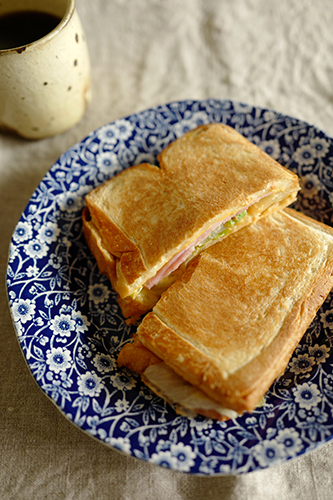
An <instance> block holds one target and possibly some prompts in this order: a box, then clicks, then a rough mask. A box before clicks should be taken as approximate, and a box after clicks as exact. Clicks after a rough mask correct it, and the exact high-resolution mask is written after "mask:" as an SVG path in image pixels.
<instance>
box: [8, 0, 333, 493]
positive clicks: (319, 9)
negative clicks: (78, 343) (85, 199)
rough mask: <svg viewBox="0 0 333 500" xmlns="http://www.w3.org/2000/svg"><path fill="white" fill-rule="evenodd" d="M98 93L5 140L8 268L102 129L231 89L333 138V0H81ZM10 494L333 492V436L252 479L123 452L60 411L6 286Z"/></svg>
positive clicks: (229, 93)
mask: <svg viewBox="0 0 333 500" xmlns="http://www.w3.org/2000/svg"><path fill="white" fill-rule="evenodd" d="M77 9H78V12H79V14H80V17H81V20H82V23H83V25H84V28H85V32H86V36H87V40H88V44H89V48H90V55H91V62H92V77H93V100H92V103H91V105H90V107H89V109H88V111H87V113H86V115H85V117H84V118H83V120H82V121H81V122H80V124H79V125H77V126H76V127H74V128H73V129H71V130H69V131H68V132H66V133H65V134H63V135H61V136H57V137H53V138H50V139H46V140H42V141H37V142H29V141H24V140H20V139H17V138H14V137H10V136H4V135H0V214H1V215H0V234H1V238H0V252H1V253H0V266H1V276H2V278H1V280H2V283H4V279H5V272H6V261H7V251H8V245H9V240H10V237H11V234H12V232H13V230H14V227H15V225H16V222H17V220H18V218H19V217H20V214H21V212H22V211H23V209H24V207H25V205H26V203H27V202H28V201H29V199H30V196H31V194H32V192H33V191H34V189H35V187H36V186H37V185H38V184H39V182H40V180H41V178H42V177H43V176H44V174H45V173H46V172H47V170H48V169H49V168H50V166H51V165H52V164H53V163H54V162H55V161H56V160H57V158H58V157H59V156H60V154H61V153H62V152H64V151H65V150H67V149H68V148H69V147H70V146H72V145H73V144H75V143H76V142H77V141H79V140H81V139H82V138H83V137H84V136H85V135H86V134H87V133H89V132H90V131H91V130H93V129H95V128H97V127H99V126H100V125H103V124H104V123H107V122H110V121H113V120H115V119H117V118H120V117H123V116H125V115H127V114H131V113H133V112H135V111H139V110H143V109H145V108H147V107H151V106H154V105H157V104H162V103H166V102H169V101H172V100H179V99H186V98H198V99H202V98H207V97H215V98H232V99H235V100H238V101H243V102H247V103H250V104H255V105H259V106H263V107H269V108H273V109H275V110H278V111H281V112H283V113H286V114H290V115H293V116H295V117H297V118H300V119H305V120H306V121H308V122H310V123H312V124H315V125H317V126H318V127H320V128H322V129H323V130H324V131H325V132H326V133H328V134H329V135H333V28H332V26H333V22H332V21H333V4H332V1H331V0H316V1H315V2H313V1H311V0H302V1H300V2H291V1H290V0H279V1H277V0H77ZM0 314H1V327H0V328H1V330H0V331H1V334H0V353H1V363H0V498H1V499H3V500H16V499H18V500H25V499H29V500H40V499H47V500H59V499H66V500H71V499H75V500H76V499H80V500H86V499H97V500H99V499H117V500H118V499H126V500H132V499H134V500H143V499H145V500H150V499H156V498H158V499H159V500H167V499H173V500H180V499H186V500H187V499H189V500H197V499H204V500H210V499H214V500H215V499H227V500H229V499H230V500H236V499H237V500H238V499H242V500H252V499H253V500H254V499H255V500H261V499H265V500H270V499H272V500H273V499H274V500H275V499H278V500H283V499H288V500H294V499H302V500H316V499H321V500H323V499H330V498H332V489H333V485H332V480H333V442H332V443H328V444H327V445H325V446H323V447H322V448H320V449H317V450H315V451H313V452H311V453H310V454H308V455H306V456H303V457H299V458H297V459H295V460H293V461H290V462H287V463H286V464H284V465H282V466H278V467H275V468H271V469H268V470H264V471H259V472H255V473H251V474H248V475H245V476H241V477H215V478H206V477H191V476H188V475H185V474H182V473H175V472H173V471H169V470H165V469H161V468H157V467H154V466H151V465H149V464H146V463H144V462H139V461H138V460H136V459H134V458H131V457H127V456H123V455H121V454H119V453H118V452H116V451H113V450H112V449H109V448H107V447H105V446H104V445H103V444H101V443H99V442H97V441H94V440H93V439H92V438H91V437H89V436H86V435H85V434H83V433H82V432H81V431H80V430H78V429H76V428H75V427H74V426H72V424H70V423H69V422H67V421H66V419H65V418H64V417H63V416H62V415H61V414H60V412H59V411H58V410H57V409H56V408H55V407H54V406H53V404H52V403H51V402H50V401H49V400H48V399H47V397H46V396H45V395H44V394H43V393H42V392H41V390H40V389H39V388H38V387H37V385H36V383H35V382H34V380H33V378H32V377H31V375H30V373H29V371H28V369H27V367H26V364H25V361H24V359H23V356H22V354H21V352H20V349H19V347H18V344H17V341H16V338H15V334H14V329H13V327H12V323H11V319H10V315H9V311H8V306H7V298H6V292H5V287H4V286H3V287H2V288H1V295H0Z"/></svg>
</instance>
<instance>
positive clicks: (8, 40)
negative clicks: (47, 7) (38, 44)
mask: <svg viewBox="0 0 333 500" xmlns="http://www.w3.org/2000/svg"><path fill="white" fill-rule="evenodd" d="M59 23H60V19H59V18H58V17H56V16H54V15H52V14H48V13H46V12H38V11H20V12H13V13H10V14H5V15H3V16H0V50H4V49H12V48H15V47H22V46H23V45H28V44H29V43H32V42H35V41H36V40H39V39H40V38H42V37H43V36H45V35H47V34H48V33H50V31H52V30H53V29H54V28H55V27H56V26H57V25H58V24H59Z"/></svg>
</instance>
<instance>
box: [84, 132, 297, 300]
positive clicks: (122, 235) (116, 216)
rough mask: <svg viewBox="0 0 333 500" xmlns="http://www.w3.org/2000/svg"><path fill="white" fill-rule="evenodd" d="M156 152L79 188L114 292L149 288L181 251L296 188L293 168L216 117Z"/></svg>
mask: <svg viewBox="0 0 333 500" xmlns="http://www.w3.org/2000/svg"><path fill="white" fill-rule="evenodd" d="M158 159H159V163H160V168H159V167H157V166H153V165H149V164H142V165H138V166H134V167H130V168H128V169H127V170H125V171H123V172H121V173H120V174H118V175H116V176H115V177H113V178H111V179H110V180H109V181H107V182H106V183H104V184H103V185H101V186H99V187H97V188H96V189H94V190H93V191H91V192H90V193H89V194H88V195H87V196H86V208H85V210H84V212H83V224H84V229H85V233H89V236H88V237H87V240H88V243H90V245H91V249H92V251H93V253H94V255H95V257H96V259H97V262H98V264H99V266H100V267H101V268H104V270H105V272H107V271H108V269H111V272H110V273H109V274H108V276H109V278H110V280H111V283H112V286H113V288H114V290H115V291H116V292H117V293H118V294H119V297H120V299H124V298H126V297H129V296H131V295H132V294H134V296H135V297H137V295H138V293H140V291H141V288H142V287H145V288H146V289H152V288H153V287H154V286H155V284H156V283H158V284H160V282H161V281H160V280H161V279H163V277H164V276H165V277H168V274H169V272H170V269H171V271H172V269H177V266H178V265H179V263H180V261H181V259H183V260H184V258H185V261H186V262H188V260H189V259H191V258H193V255H194V254H195V253H198V252H199V251H201V250H202V249H203V248H205V247H207V246H209V245H211V244H212V243H215V241H216V240H217V239H218V238H220V237H223V236H225V235H226V234H227V233H230V232H233V231H235V230H237V229H239V228H240V227H244V226H245V225H247V224H249V223H251V222H254V221H255V220H257V219H258V218H259V217H261V216H263V215H267V214H268V213H270V212H272V211H274V210H278V209H281V208H283V207H285V206H287V205H288V204H290V203H292V202H293V201H294V200H295V198H296V195H297V191H298V189H299V180H298V177H297V176H296V175H295V174H293V173H291V172H290V171H288V170H287V169H285V168H284V167H282V166H281V165H279V164H278V163H277V162H276V161H275V160H273V159H272V158H270V157H269V156H268V155H266V154H265V153H264V152H262V151H261V150H260V149H259V148H258V147H257V146H255V145H253V144H252V143H250V142H249V141H248V140H247V139H246V138H245V137H243V136H242V135H240V134H239V133H237V132H236V131H235V130H234V129H232V128H230V127H228V126H225V125H222V124H210V125H203V126H201V127H198V128H197V129H195V130H192V131H190V132H188V133H187V134H185V135H184V136H182V137H180V138H179V139H177V140H176V141H174V142H173V143H172V144H170V145H169V146H168V147H167V148H166V149H165V150H164V151H162V153H161V154H160V155H159V157H158ZM245 214H246V216H245V217H243V216H244V215H245ZM231 226H232V227H231ZM212 231H213V233H212V234H211V232H212ZM184 252H185V253H184ZM107 254H108V255H107ZM184 256H185V257H184ZM105 259H107V260H109V261H112V262H113V263H112V265H111V268H110V265H109V264H110V262H109V263H108V264H107V265H106V264H105V262H103V261H104V260H105ZM173 261H174V262H173ZM170 262H172V266H171V267H170Z"/></svg>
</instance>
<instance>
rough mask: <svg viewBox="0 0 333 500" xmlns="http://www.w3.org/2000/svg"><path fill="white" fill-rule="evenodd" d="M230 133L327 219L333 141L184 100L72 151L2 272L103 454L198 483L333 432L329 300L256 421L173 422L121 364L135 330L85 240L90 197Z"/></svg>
mask: <svg viewBox="0 0 333 500" xmlns="http://www.w3.org/2000/svg"><path fill="white" fill-rule="evenodd" d="M209 122H223V123H226V124H228V125H231V126H232V127H234V128H236V129H237V130H238V131H239V132H241V133H242V134H244V135H245V136H246V137H247V138H248V139H249V140H250V141H252V142H254V143H255V144H257V145H258V146H259V147H260V148H262V149H263V150H265V151H266V152H267V153H268V154H270V155H271V156H272V157H273V158H275V159H276V160H278V161H279V162H281V163H282V164H283V165H285V166H286V167H288V168H290V169H291V170H292V171H294V172H296V173H297V174H298V175H299V176H300V178H301V182H302V191H301V193H300V195H299V198H298V202H297V206H296V208H297V209H298V210H301V211H302V212H304V213H306V214H307V215H310V216H312V217H314V218H315V219H318V220H321V221H322V222H324V223H326V224H332V220H333V219H332V215H333V212H332V202H333V140H332V139H331V138H329V137H327V136H326V135H325V134H324V133H323V132H321V131H320V130H318V129H316V128H315V127H313V126H310V125H308V124H307V123H304V122H301V121H299V120H297V119H295V118H291V117H289V116H284V115H281V114H278V113H276V112H274V111H269V110H264V109H259V108H256V107H253V106H249V105H244V104H240V103H237V102H231V101H228V100H213V99H208V100H204V101H184V102H174V103H171V104H167V105H164V106H159V107H156V108H153V109H150V110H147V111H143V112H141V113H137V114H133V115H131V116H129V117H128V118H124V119H121V120H117V121H116V122H114V123H110V124H108V125H105V126H103V127H101V128H100V129H98V130H96V131H95V132H92V133H91V134H90V135H88V137H86V138H85V139H84V140H83V141H82V142H80V143H79V144H77V145H76V146H74V147H72V148H71V149H69V150H68V151H67V152H66V153H64V154H63V155H62V156H61V157H60V158H59V160H58V161H57V162H56V163H55V164H54V165H53V167H52V168H51V169H50V171H49V172H48V173H47V175H46V176H45V177H44V179H43V180H42V182H41V183H40V185H39V186H38V188H37V189H36V191H35V193H34V194H33V196H32V198H31V200H30V202H29V204H28V206H27V208H26V209H25V211H24V213H23V214H22V216H21V218H20V220H19V222H18V224H17V226H16V229H15V232H14V234H13V238H12V242H11V247H10V256H9V263H8V271H7V286H8V297H9V303H10V309H11V313H12V318H13V322H14V325H15V329H16V333H17V336H18V339H19V342H20V345H21V348H22V351H23V354H24V357H25V359H26V361H27V363H28V366H29V368H30V370H31V373H32V374H33V376H34V378H35V380H36V381H37V383H38V385H39V386H40V387H41V389H42V390H43V391H44V393H45V394H46V395H47V396H49V397H50V398H51V399H52V400H53V401H54V403H55V404H56V405H57V407H58V408H59V410H60V411H61V412H62V413H63V414H64V415H65V416H66V418H68V419H69V420H70V421H72V422H73V423H74V424H76V425H77V426H78V427H80V428H81V429H82V430H84V431H85V432H87V433H89V434H91V435H93V436H95V437H96V438H98V439H99V440H101V441H102V442H104V443H106V444H107V445H109V446H111V447H113V448H116V449H118V450H121V451H122V452H124V453H126V454H128V455H132V456H134V457H137V458H139V459H142V460H146V461H148V462H151V463H154V464H159V465H161V466H163V467H169V468H171V469H174V470H178V471H184V472H188V473H192V474H202V475H219V474H220V475H221V474H222V475H223V474H241V473H245V472H249V471H253V470H256V469H262V468H265V467H269V466H271V465H276V464H279V463H282V462H284V461H286V460H288V459H290V458H293V457H295V456H298V455H301V454H302V453H304V452H306V451H309V450H312V449H314V448H316V447H317V446H318V445H320V444H322V443H325V442H326V441H328V440H330V439H331V438H332V436H333V369H332V363H333V358H332V356H331V353H332V344H333V336H332V331H333V296H332V295H330V296H329V297H328V298H327V300H326V301H325V304H324V305H323V307H322V308H321V309H320V311H319V312H318V314H317V317H316V318H315V320H314V321H313V323H312V324H311V326H310V328H309V329H308V331H307V333H306V334H305V335H304V338H303V340H302V342H301V343H300V344H299V346H298V347H297V349H296V350H295V353H294V355H293V357H292V359H291V361H290V363H289V365H288V367H287V370H286V372H285V374H284V375H283V376H281V377H280V378H279V379H278V380H277V381H276V382H275V383H274V384H273V386H272V387H271V389H270V391H269V392H268V393H267V395H266V397H265V401H264V404H263V405H262V406H261V407H260V408H258V409H257V410H256V411H254V412H253V413H252V414H248V413H247V414H244V415H243V416H241V417H239V418H237V419H236V420H229V421H228V422H217V421H213V420H209V419H205V418H202V417H198V418H195V419H188V418H186V417H181V416H178V415H177V414H176V413H175V412H174V411H173V409H172V408H171V407H170V406H168V405H167V404H166V403H165V402H164V401H163V400H162V399H160V398H158V397H156V396H155V395H154V394H153V393H152V392H151V391H150V390H149V389H148V388H146V387H145V386H144V385H143V384H142V383H141V381H140V379H139V377H138V376H136V375H134V374H132V373H131V372H129V371H127V370H123V369H119V368H118V367H117V363H116V359H117V355H118V352H119V350H120V349H121V347H122V346H123V345H124V343H125V342H127V341H128V340H129V338H130V336H131V333H132V330H134V327H131V328H130V327H128V326H127V325H126V324H125V323H124V320H123V317H122V315H121V312H120V310H119V307H118V305H117V303H116V300H115V293H114V292H113V291H112V289H111V286H110V283H109V281H108V280H107V279H106V278H105V277H104V276H102V275H101V274H100V273H99V271H98V268H97V265H96V262H95V260H94V258H93V257H92V255H91V253H90V251H89V249H88V247H87V245H86V243H85V239H84V237H83V234H82V225H81V211H82V208H83V206H84V196H85V194H86V193H88V192H89V191H90V190H91V189H93V188H94V187H96V186H97V185H99V184H101V183H102V182H104V181H106V180H107V179H109V178H110V177H112V176H113V175H115V174H116V173H118V172H120V171H121V170H123V169H125V168H127V167H129V166H131V165H134V164H138V163H141V162H144V161H148V162H151V163H156V156H157V154H158V153H159V152H160V151H161V150H162V149H163V148H165V147H166V146H167V145H168V144H169V143H170V142H171V141H173V140H174V139H176V137H179V136H180V135H182V134H183V133H184V132H186V131H188V130H189V129H191V128H194V127H196V126H197V125H200V124H203V123H209Z"/></svg>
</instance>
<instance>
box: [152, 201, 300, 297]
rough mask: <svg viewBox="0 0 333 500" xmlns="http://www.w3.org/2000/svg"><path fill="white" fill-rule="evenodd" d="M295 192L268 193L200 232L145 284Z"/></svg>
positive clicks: (161, 275) (176, 266) (163, 275)
mask: <svg viewBox="0 0 333 500" xmlns="http://www.w3.org/2000/svg"><path fill="white" fill-rule="evenodd" d="M294 195H295V194H294V193H290V194H286V193H285V192H279V193H274V194H272V193H268V194H264V195H262V196H259V197H258V198H257V199H256V200H255V201H254V202H253V203H252V204H251V205H249V206H247V207H243V208H242V209H241V210H240V211H239V212H237V213H236V214H235V215H230V216H228V217H226V218H225V219H223V220H220V221H218V222H216V223H215V224H213V225H212V226H211V227H210V228H209V229H207V230H206V231H204V232H203V233H202V234H200V235H199V236H198V237H197V238H196V239H195V240H194V241H192V242H191V243H190V244H189V245H188V246H187V247H186V248H185V249H182V250H180V251H179V252H177V253H176V254H175V255H174V256H173V257H172V258H171V259H170V260H169V261H168V262H167V263H166V264H165V265H164V266H163V267H161V269H159V270H158V271H157V273H156V274H155V276H153V277H152V278H150V279H149V280H148V281H146V283H145V284H144V287H145V288H146V289H148V290H150V289H151V288H153V287H154V286H155V285H157V284H158V283H159V282H160V281H161V280H162V279H163V278H165V277H167V276H169V275H170V274H171V273H172V272H173V271H175V269H178V268H179V266H181V265H182V264H183V263H184V262H186V263H187V262H188V261H189V260H190V259H192V258H193V257H195V256H196V255H198V253H199V252H201V251H202V250H203V249H204V248H207V247H209V246H210V245H211V244H213V243H215V241H216V240H219V239H222V238H224V237H225V236H227V235H228V234H230V233H231V232H234V231H235V230H238V229H240V227H241V226H243V225H244V226H245V225H247V224H249V223H251V222H252V221H254V220H255V219H257V218H258V217H259V216H261V215H262V214H263V212H265V211H266V210H267V209H269V208H270V207H273V206H275V205H276V204H280V203H281V204H283V206H285V205H286V204H288V203H290V202H291V201H292V198H294Z"/></svg>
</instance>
